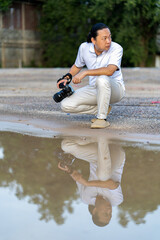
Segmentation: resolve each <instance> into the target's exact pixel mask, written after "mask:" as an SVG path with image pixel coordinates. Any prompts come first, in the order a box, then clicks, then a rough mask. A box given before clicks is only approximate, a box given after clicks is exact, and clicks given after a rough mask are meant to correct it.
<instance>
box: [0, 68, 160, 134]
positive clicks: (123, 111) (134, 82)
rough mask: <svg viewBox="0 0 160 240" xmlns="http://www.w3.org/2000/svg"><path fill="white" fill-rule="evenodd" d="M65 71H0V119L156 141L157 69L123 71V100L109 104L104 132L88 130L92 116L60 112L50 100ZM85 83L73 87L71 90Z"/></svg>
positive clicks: (159, 111)
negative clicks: (126, 135) (148, 137)
mask: <svg viewBox="0 0 160 240" xmlns="http://www.w3.org/2000/svg"><path fill="white" fill-rule="evenodd" d="M67 71H68V69H64V68H63V69H61V68H56V69H1V70H0V120H1V121H2V120H5V121H13V120H14V121H18V122H27V121H28V122H32V123H33V122H34V123H35V122H38V121H39V120H43V121H41V126H42V125H44V126H45V127H46V126H48V128H53V129H54V123H55V122H58V124H60V123H62V125H63V126H64V125H66V126H68V128H69V129H71V128H72V126H73V127H74V128H77V129H78V128H80V129H81V128H83V129H88V130H89V131H91V132H92V133H93V131H94V133H96V132H97V131H98V132H99V131H101V133H102V131H103V132H105V133H118V134H119V135H125V134H138V135H143V134H148V135H154V136H156V137H157V138H160V69H156V68H133V69H132V68H128V69H123V75H124V80H125V85H126V97H125V98H124V99H123V100H122V101H121V102H119V103H117V104H115V105H113V107H112V111H111V113H110V114H109V117H108V121H109V122H110V123H111V126H110V127H109V128H107V129H105V130H93V129H92V130H91V129H89V126H90V123H89V121H90V119H91V118H92V117H93V116H90V115H80V114H66V113H62V112H61V110H60V104H56V103H55V102H54V101H53V100H52V96H53V93H55V92H56V91H57V89H56V80H57V79H58V78H59V77H61V76H62V75H63V74H65V73H66V72H67ZM87 81H88V79H85V80H84V81H83V83H82V84H80V85H74V89H77V88H79V87H82V86H84V85H85V84H86V83H87ZM31 120H32V121H31ZM33 120H34V121H33ZM47 122H48V124H47ZM62 125H61V126H62ZM55 126H58V125H55ZM42 127H43V126H42ZM88 130H87V131H88Z"/></svg>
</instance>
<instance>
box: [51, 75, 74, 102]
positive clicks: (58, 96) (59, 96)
mask: <svg viewBox="0 0 160 240" xmlns="http://www.w3.org/2000/svg"><path fill="white" fill-rule="evenodd" d="M66 77H68V78H66ZM65 78H66V80H67V83H66V85H65V86H64V84H63V83H60V84H59V88H62V90H61V91H59V92H57V93H55V94H54V95H53V99H54V101H55V102H57V103H58V102H61V101H62V100H63V99H64V98H66V97H69V96H71V95H72V94H73V93H74V90H73V88H72V87H71V86H70V85H69V83H70V82H71V80H72V75H71V74H70V73H67V74H66V75H64V76H63V77H62V78H60V79H58V81H57V83H58V82H59V81H60V80H63V79H65Z"/></svg>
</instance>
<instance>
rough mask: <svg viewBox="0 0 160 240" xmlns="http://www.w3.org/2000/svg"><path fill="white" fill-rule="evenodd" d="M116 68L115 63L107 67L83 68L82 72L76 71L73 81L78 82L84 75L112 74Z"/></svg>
mask: <svg viewBox="0 0 160 240" xmlns="http://www.w3.org/2000/svg"><path fill="white" fill-rule="evenodd" d="M117 69H118V67H117V66H116V65H113V64H110V65H108V66H107V67H102V68H97V69H90V70H84V71H83V72H80V73H78V74H77V75H76V76H75V77H74V78H73V79H72V82H73V83H80V82H81V80H82V79H83V78H85V77H86V76H101V75H106V76H112V75H113V73H114V72H115V71H116V70H117Z"/></svg>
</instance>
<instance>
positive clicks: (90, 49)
mask: <svg viewBox="0 0 160 240" xmlns="http://www.w3.org/2000/svg"><path fill="white" fill-rule="evenodd" d="M89 51H90V52H91V53H95V49H94V44H93V43H91V45H90V48H89ZM105 52H106V51H103V52H102V53H101V54H100V55H103V54H104V53H105ZM95 54H96V53H95ZM100 55H99V56H100Z"/></svg>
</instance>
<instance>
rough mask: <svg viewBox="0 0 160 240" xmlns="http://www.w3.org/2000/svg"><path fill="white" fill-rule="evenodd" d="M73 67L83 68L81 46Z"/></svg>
mask: <svg viewBox="0 0 160 240" xmlns="http://www.w3.org/2000/svg"><path fill="white" fill-rule="evenodd" d="M75 65H76V67H79V68H80V67H84V66H85V61H84V58H83V44H81V45H80V47H79V49H78V54H77V58H76V61H75Z"/></svg>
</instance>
